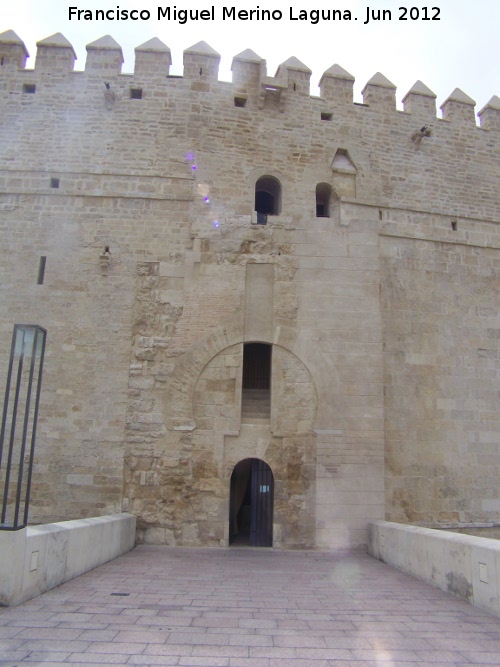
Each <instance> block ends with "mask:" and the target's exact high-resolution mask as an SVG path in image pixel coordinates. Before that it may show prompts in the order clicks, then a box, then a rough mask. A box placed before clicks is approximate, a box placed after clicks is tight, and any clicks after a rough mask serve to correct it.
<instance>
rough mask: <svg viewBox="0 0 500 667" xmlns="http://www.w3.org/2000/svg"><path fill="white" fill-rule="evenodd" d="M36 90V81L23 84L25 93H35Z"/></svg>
mask: <svg viewBox="0 0 500 667" xmlns="http://www.w3.org/2000/svg"><path fill="white" fill-rule="evenodd" d="M35 90H36V85H35V84H34V83H24V84H23V93H31V94H33V93H34V92H35Z"/></svg>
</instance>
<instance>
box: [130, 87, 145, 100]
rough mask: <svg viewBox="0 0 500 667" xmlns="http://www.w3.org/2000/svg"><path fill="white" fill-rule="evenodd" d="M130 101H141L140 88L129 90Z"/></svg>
mask: <svg viewBox="0 0 500 667" xmlns="http://www.w3.org/2000/svg"><path fill="white" fill-rule="evenodd" d="M130 99H132V100H142V88H131V89H130Z"/></svg>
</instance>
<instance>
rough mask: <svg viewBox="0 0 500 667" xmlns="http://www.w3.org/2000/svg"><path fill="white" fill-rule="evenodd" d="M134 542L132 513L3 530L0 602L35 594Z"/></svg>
mask: <svg viewBox="0 0 500 667" xmlns="http://www.w3.org/2000/svg"><path fill="white" fill-rule="evenodd" d="M134 546H135V516H133V515H132V514H113V515H111V516H103V517H96V518H90V519H77V520H74V521H63V522H61V523H52V524H45V525H41V526H29V527H27V528H24V529H22V530H17V531H0V605H2V606H11V605H17V604H20V603H21V602H25V601H26V600H30V599H31V598H34V597H36V596H37V595H40V594H41V593H44V592H45V591H48V590H50V589H51V588H54V587H55V586H59V585H60V584H62V583H64V582H65V581H69V580H70V579H73V578H74V577H77V576H78V575H80V574H83V573H84V572H88V571H89V570H92V569H93V568H95V567H97V566H99V565H102V564H103V563H106V562H107V561H109V560H112V559H113V558H116V557H117V556H120V555H121V554H124V553H126V552H127V551H130V550H131V549H133V548H134Z"/></svg>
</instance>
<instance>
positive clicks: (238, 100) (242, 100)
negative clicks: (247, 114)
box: [234, 97, 247, 107]
mask: <svg viewBox="0 0 500 667" xmlns="http://www.w3.org/2000/svg"><path fill="white" fill-rule="evenodd" d="M246 103H247V98H246V97H235V98H234V106H235V107H244V106H245V104H246Z"/></svg>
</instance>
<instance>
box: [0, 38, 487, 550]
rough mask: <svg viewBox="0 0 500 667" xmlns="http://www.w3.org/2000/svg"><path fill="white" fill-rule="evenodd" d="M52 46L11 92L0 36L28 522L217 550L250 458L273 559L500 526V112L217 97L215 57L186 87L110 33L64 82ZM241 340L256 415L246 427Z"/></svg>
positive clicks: (4, 184) (421, 100)
mask: <svg viewBox="0 0 500 667" xmlns="http://www.w3.org/2000/svg"><path fill="white" fill-rule="evenodd" d="M61 39H64V38H63V37H62V36H60V37H59V38H58V43H57V44H51V40H49V41H48V43H47V42H46V41H43V40H42V42H40V46H39V49H41V50H43V52H42V51H41V52H40V59H37V65H36V67H35V69H34V70H25V69H23V68H22V66H23V64H24V59H25V49H24V47H23V44H22V42H21V41H20V40H19V39H18V38H17V36H15V38H14V37H13V36H12V34H11V33H10V32H7V33H4V39H3V40H2V36H1V35H0V56H1V57H2V62H3V63H4V64H3V66H2V67H1V68H0V117H1V118H2V123H1V124H0V248H1V262H0V299H1V309H2V319H1V321H0V378H5V377H6V374H7V365H8V358H9V357H8V355H9V347H10V338H11V332H12V327H13V325H14V324H15V323H27V322H30V323H31V322H35V323H38V324H41V325H42V326H44V327H46V328H47V329H48V346H47V357H46V364H45V371H44V378H43V393H42V401H41V407H40V421H39V428H38V441H37V448H36V454H35V461H34V475H33V486H32V506H31V520H32V521H36V522H50V521H57V520H62V519H72V518H79V517H86V516H93V515H99V514H108V513H113V512H117V511H121V510H124V511H130V512H132V513H134V514H135V515H136V516H137V525H138V536H139V539H140V540H144V541H145V542H148V543H166V544H171V545H198V546H200V545H211V546H215V545H224V544H227V541H228V523H229V495H230V478H231V473H232V470H233V468H234V466H235V465H236V464H237V463H238V462H239V461H240V460H242V459H245V458H259V459H262V460H264V461H266V463H267V464H268V465H269V466H270V467H271V469H272V472H273V475H274V484H275V489H274V490H275V505H274V510H275V511H274V544H275V546H281V547H283V548H300V547H313V546H315V547H320V548H330V547H332V548H333V547H338V546H357V545H365V544H366V543H367V525H368V522H369V521H370V520H374V519H382V518H388V519H390V520H396V521H403V522H419V523H425V524H432V525H441V524H443V525H446V526H447V527H453V526H456V527H460V526H461V525H468V526H470V525H474V524H488V525H494V524H495V523H499V515H500V500H499V498H498V479H499V474H500V454H499V450H498V443H499V423H500V422H499V417H498V397H499V393H498V392H499V362H498V349H499V348H498V346H499V340H500V334H499V331H500V319H499V313H498V304H499V298H498V297H499V279H498V269H499V264H498V262H499V253H498V248H499V244H500V232H499V226H498V225H499V220H500V206H499V204H500V200H499V198H500V194H499V193H500V188H499V187H498V185H499V178H500V157H499V156H500V151H499V134H498V132H499V129H500V120H499V119H500V110H499V109H498V105H495V104H493V103H492V104H490V105H488V106H487V107H486V108H485V109H484V110H483V111H482V112H481V114H480V121H481V126H480V127H478V126H476V124H475V122H474V121H475V119H474V108H473V102H472V100H470V99H469V98H466V96H465V95H457V94H452V95H451V96H450V98H449V99H448V100H447V101H446V103H445V104H444V105H443V114H444V118H436V116H435V112H436V104H435V100H434V98H433V96H431V95H429V90H428V89H427V87H426V86H425V84H422V83H421V82H419V85H416V86H414V87H413V88H412V90H411V91H410V93H409V94H408V95H407V97H406V98H405V103H404V104H405V110H404V111H398V110H397V109H396V104H395V94H396V93H395V89H394V87H393V86H392V84H391V86H389V85H388V84H387V82H386V81H387V80H386V79H385V77H383V75H380V76H378V75H377V77H375V78H374V79H372V80H371V82H369V83H368V84H367V86H366V90H365V104H364V105H360V104H352V84H353V80H352V77H350V75H347V74H346V72H345V70H343V69H341V68H340V66H339V67H335V68H332V69H331V70H328V71H327V72H326V73H325V76H324V77H323V78H322V83H321V86H320V88H321V97H319V98H318V97H311V96H310V95H309V77H310V71H309V70H308V68H307V67H305V66H304V67H302V66H301V67H298V66H297V63H296V62H295V59H292V60H288V61H286V62H285V63H283V65H282V66H281V67H280V69H279V71H278V74H277V77H276V78H270V77H267V76H266V71H265V64H264V61H261V60H260V59H259V58H258V57H254V55H255V54H253V55H252V54H250V55H251V57H250V56H249V55H248V53H247V52H243V54H240V55H242V56H245V57H240V58H238V57H236V58H235V59H234V61H233V83H228V82H220V81H218V79H217V68H218V63H219V56H218V54H217V52H216V51H215V50H213V49H212V47H210V46H208V45H206V44H204V43H203V44H201V45H200V44H198V45H196V48H194V47H193V48H191V49H187V51H186V52H185V55H184V76H183V77H169V76H168V67H169V64H170V56H169V52H168V47H165V46H164V45H162V47H161V48H159V47H158V44H157V43H155V44H154V45H153V46H154V48H152V49H151V50H148V51H147V52H143V51H141V48H139V49H138V52H137V63H136V71H135V73H134V74H131V75H130V74H127V75H122V74H121V60H122V58H121V48H120V46H119V45H118V44H116V42H114V40H112V39H111V38H106V39H105V40H104V41H102V40H98V41H97V42H93V43H92V44H91V45H90V47H89V50H88V56H87V63H86V66H85V70H84V71H73V69H72V68H73V52H72V48H71V45H68V46H67V47H66V48H61V46H60V42H61ZM143 46H147V45H143ZM287 63H288V64H287ZM20 66H21V67H20ZM384 82H385V83H384ZM106 84H107V85H106ZM382 84H383V85H382ZM261 178H264V179H265V181H266V182H267V187H268V188H269V187H271V185H272V184H274V185H273V186H272V187H275V188H277V190H276V191H275V196H276V210H275V213H276V215H270V216H269V217H268V220H267V224H266V225H262V224H256V223H257V222H258V220H257V214H256V212H255V210H254V208H255V190H256V184H257V183H258V181H259V179H261ZM276 184H277V185H276ZM317 204H318V205H319V207H318V209H317V207H316V205H317ZM106 247H108V249H109V253H107V252H105V249H106ZM40 257H46V258H47V263H46V270H45V275H44V278H43V283H42V284H37V282H38V280H37V278H38V267H39V262H40ZM259 264H262V265H265V267H266V268H265V269H263V270H262V271H260V270H259V269H257V270H254V269H250V268H249V267H252V266H253V265H259ZM259 281H260V282H259ZM257 284H259V285H260V287H259V291H258V294H259V295H261V296H262V299H261V300H259V299H258V298H257V299H256V298H252V295H253V296H254V297H255V294H254V292H252V290H253V289H254V286H255V285H257ZM261 290H262V292H261ZM259 301H261V303H259ZM252 341H257V342H262V343H267V344H269V345H272V346H273V357H272V358H273V362H272V378H271V416H270V419H269V420H268V423H254V424H252V423H250V424H247V423H243V424H242V420H241V393H242V392H241V378H242V357H243V346H244V344H245V343H246V342H252Z"/></svg>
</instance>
